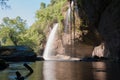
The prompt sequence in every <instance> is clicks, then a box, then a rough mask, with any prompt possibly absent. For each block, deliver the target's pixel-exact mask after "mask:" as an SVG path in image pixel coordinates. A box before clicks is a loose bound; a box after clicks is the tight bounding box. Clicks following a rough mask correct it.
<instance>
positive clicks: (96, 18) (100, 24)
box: [79, 0, 120, 59]
mask: <svg viewBox="0 0 120 80" xmlns="http://www.w3.org/2000/svg"><path fill="white" fill-rule="evenodd" d="M81 1H82V2H81V3H82V6H79V7H80V8H81V7H82V9H83V10H84V11H85V13H86V15H87V17H88V20H89V27H90V28H91V29H93V31H94V30H97V31H98V32H99V33H100V35H101V37H102V38H103V41H104V43H105V49H106V50H109V51H110V54H109V55H108V56H109V57H111V58H115V59H120V18H119V17H120V0H81ZM80 15H81V14H80Z"/></svg>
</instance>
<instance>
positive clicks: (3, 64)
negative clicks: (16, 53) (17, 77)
mask: <svg viewBox="0 0 120 80" xmlns="http://www.w3.org/2000/svg"><path fill="white" fill-rule="evenodd" d="M8 66H9V64H7V63H6V62H5V61H4V60H2V59H0V70H4V69H5V68H7V67H8Z"/></svg>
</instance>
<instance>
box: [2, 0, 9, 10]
mask: <svg viewBox="0 0 120 80" xmlns="http://www.w3.org/2000/svg"><path fill="white" fill-rule="evenodd" d="M7 1H9V0H0V6H1V8H2V9H4V8H10V6H9V5H8V4H7Z"/></svg>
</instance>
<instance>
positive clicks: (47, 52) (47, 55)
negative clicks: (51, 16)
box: [43, 23, 58, 60]
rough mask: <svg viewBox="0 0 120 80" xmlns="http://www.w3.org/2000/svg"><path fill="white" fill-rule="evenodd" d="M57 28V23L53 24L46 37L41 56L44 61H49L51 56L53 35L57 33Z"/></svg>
mask: <svg viewBox="0 0 120 80" xmlns="http://www.w3.org/2000/svg"><path fill="white" fill-rule="evenodd" d="M57 28H58V23H56V24H54V26H53V29H52V31H51V32H50V35H49V37H48V41H47V44H46V48H45V51H44V54H43V57H44V59H45V60H49V59H50V58H51V56H52V54H53V52H52V48H53V42H54V38H55V34H56V32H57Z"/></svg>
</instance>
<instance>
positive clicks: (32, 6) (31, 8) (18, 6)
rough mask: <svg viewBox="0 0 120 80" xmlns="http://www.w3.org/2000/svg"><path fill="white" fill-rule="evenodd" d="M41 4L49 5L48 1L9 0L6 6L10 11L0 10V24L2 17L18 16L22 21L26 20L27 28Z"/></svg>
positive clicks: (32, 21)
mask: <svg viewBox="0 0 120 80" xmlns="http://www.w3.org/2000/svg"><path fill="white" fill-rule="evenodd" d="M41 2H44V3H46V4H49V3H50V0H9V1H8V2H7V4H8V5H10V6H11V8H10V9H1V8H0V23H1V22H2V19H3V18H4V17H9V18H16V17H17V16H20V17H21V18H22V19H24V20H27V24H28V26H30V25H32V24H33V23H34V21H35V13H36V11H37V10H38V9H39V8H40V3H41Z"/></svg>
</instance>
